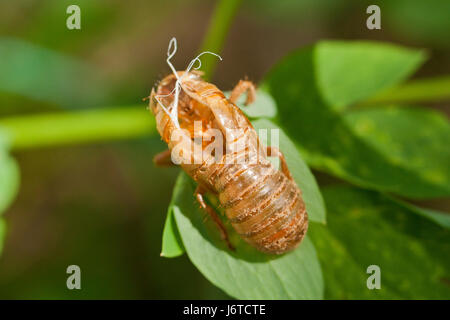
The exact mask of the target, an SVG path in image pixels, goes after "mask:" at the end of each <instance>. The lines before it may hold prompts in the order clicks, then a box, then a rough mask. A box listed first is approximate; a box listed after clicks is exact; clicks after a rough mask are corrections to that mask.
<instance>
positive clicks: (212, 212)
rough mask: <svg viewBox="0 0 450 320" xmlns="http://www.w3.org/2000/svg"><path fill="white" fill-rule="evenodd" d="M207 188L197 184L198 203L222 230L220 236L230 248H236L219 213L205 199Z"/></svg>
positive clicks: (196, 196)
mask: <svg viewBox="0 0 450 320" xmlns="http://www.w3.org/2000/svg"><path fill="white" fill-rule="evenodd" d="M205 192H206V190H205V189H204V188H202V187H201V186H197V189H195V193H194V194H195V198H196V199H197V201H198V203H199V204H200V207H202V209H203V210H205V211H206V212H207V213H208V214H209V216H210V217H211V218H212V219H213V221H214V223H215V224H216V226H217V228H218V229H219V230H220V236H221V238H222V240H225V242H226V243H227V246H228V248H230V250H233V251H234V250H235V249H234V247H233V245H232V244H231V243H230V239H229V238H228V233H227V230H226V229H225V226H224V225H223V222H222V220H220V218H219V216H218V215H217V212H216V210H214V208H212V207H211V206H209V205H208V204H207V203H206V202H205V199H203V195H204V194H205Z"/></svg>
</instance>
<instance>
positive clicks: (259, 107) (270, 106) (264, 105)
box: [225, 89, 277, 118]
mask: <svg viewBox="0 0 450 320" xmlns="http://www.w3.org/2000/svg"><path fill="white" fill-rule="evenodd" d="M225 95H226V96H227V97H229V96H230V92H226V93H225ZM245 99H246V95H242V96H241V97H239V99H238V101H237V103H236V104H237V106H238V107H239V108H241V110H242V111H243V112H244V113H245V114H246V115H247V116H248V117H250V118H273V117H275V116H276V115H277V106H276V104H275V101H274V100H273V98H272V97H271V96H270V94H268V93H267V92H266V91H264V90H261V89H259V90H257V91H256V99H255V101H254V102H253V103H251V104H249V105H248V106H246V105H244V102H245Z"/></svg>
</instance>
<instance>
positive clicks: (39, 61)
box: [0, 37, 108, 108]
mask: <svg viewBox="0 0 450 320" xmlns="http://www.w3.org/2000/svg"><path fill="white" fill-rule="evenodd" d="M0 70H2V72H1V73H0V91H4V92H8V93H13V94H19V95H23V96H25V97H28V98H32V99H35V100H37V101H43V102H48V103H53V104H56V105H61V106H66V107H78V108H79V107H81V106H82V107H87V106H89V105H94V104H99V103H105V102H106V97H107V94H108V93H107V85H106V81H105V79H103V78H102V77H100V75H99V73H98V72H95V68H94V67H93V66H89V65H88V64H86V63H84V62H81V61H78V60H77V59H74V58H71V57H68V56H65V55H63V54H60V53H57V52H55V51H52V50H50V49H46V48H43V47H40V46H37V45H33V44H31V43H28V42H26V41H22V40H19V39H14V38H9V37H0ZM81 92H82V94H80V93H81Z"/></svg>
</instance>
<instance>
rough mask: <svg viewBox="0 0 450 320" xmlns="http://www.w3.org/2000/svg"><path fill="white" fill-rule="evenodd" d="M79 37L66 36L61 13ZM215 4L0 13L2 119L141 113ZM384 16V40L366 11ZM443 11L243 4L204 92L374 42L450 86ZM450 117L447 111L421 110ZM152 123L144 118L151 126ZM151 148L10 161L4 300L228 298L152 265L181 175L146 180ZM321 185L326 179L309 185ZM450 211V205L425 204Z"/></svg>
mask: <svg viewBox="0 0 450 320" xmlns="http://www.w3.org/2000/svg"><path fill="white" fill-rule="evenodd" d="M71 4H77V5H79V6H80V8H81V25H82V29H81V30H68V29H67V28H66V19H67V17H68V14H66V8H67V6H69V5H71ZM215 4H216V2H215V1H209V0H192V1H181V0H177V1H144V0H139V1H138V0H134V1H128V2H124V1H118V0H115V1H101V0H95V1H94V0H86V1H63V0H51V1H44V0H40V1H33V0H19V1H14V2H12V1H6V0H0V117H6V116H11V115H20V114H33V113H42V112H49V111H52V112H59V111H67V110H74V109H76V110H79V109H91V108H92V109H93V108H108V107H112V106H128V105H130V106H131V105H133V106H139V105H140V106H142V108H145V107H146V106H145V103H142V102H141V98H142V97H145V96H147V95H148V93H149V90H150V89H151V87H152V86H153V85H154V83H155V82H156V81H157V80H159V79H161V78H162V77H163V76H164V75H166V74H167V73H168V72H169V68H168V67H167V65H166V64H165V59H166V49H167V44H168V41H169V39H170V38H171V37H173V36H175V37H177V39H178V45H179V49H178V52H177V54H176V56H175V58H174V64H175V66H176V67H178V68H180V69H182V68H185V67H186V66H187V63H188V62H189V61H190V60H191V59H192V58H193V57H194V56H195V54H196V53H197V51H198V48H199V47H200V45H201V43H202V40H203V37H204V35H205V33H206V30H207V27H208V24H209V20H210V18H211V15H212V12H213V9H214V6H215ZM370 4H378V5H379V6H380V8H381V20H382V29H381V30H368V29H367V28H366V19H367V17H368V15H367V14H366V8H367V6H368V5H370ZM449 12H450V2H449V1H448V0H432V1H420V0H408V1H407V0H396V1H361V0H346V1H331V0H289V1H271V0H250V1H243V2H242V4H241V7H240V9H239V11H238V12H237V14H236V17H235V19H234V21H233V24H232V26H231V29H230V31H229V34H228V36H227V38H226V42H225V44H224V47H223V51H222V52H221V55H222V57H223V58H224V60H223V61H222V62H220V63H219V64H218V66H217V69H216V72H215V74H214V77H213V78H212V80H213V82H214V83H216V84H217V85H218V86H219V88H222V89H224V90H229V89H230V88H232V87H233V86H234V85H235V84H236V83H237V82H238V81H239V79H241V78H243V77H245V76H247V77H248V78H249V79H250V80H253V81H255V82H258V81H259V80H260V79H261V78H262V77H263V75H264V74H265V73H266V72H267V71H268V70H269V69H270V67H271V66H272V65H273V64H274V63H275V62H276V61H278V60H279V59H280V58H281V57H283V56H284V55H286V54H287V53H288V52H290V51H291V50H293V49H295V48H298V47H302V46H305V45H308V44H311V43H313V42H315V41H318V40H321V39H347V40H353V39H372V40H382V41H390V42H394V43H397V44H402V45H406V46H411V47H417V48H426V49H427V51H428V54H429V55H430V59H429V60H428V61H427V62H426V64H425V65H424V66H423V67H422V68H421V69H420V71H419V72H418V73H417V74H416V75H415V77H422V76H434V75H440V74H448V73H450V38H449V37H448V31H449V30H450V19H449ZM428 106H429V107H431V108H437V109H440V110H441V111H444V112H445V113H447V115H448V114H449V112H450V109H449V107H448V105H443V104H439V103H436V104H428ZM149 116H150V115H149ZM164 149H165V146H164V145H163V143H162V142H161V141H160V139H159V138H158V137H143V138H139V139H131V140H124V141H121V142H104V143H95V144H89V145H80V146H65V147H47V148H41V149H36V150H18V151H14V153H13V155H14V156H15V158H16V159H17V160H18V163H19V166H20V171H21V186H20V191H19V194H18V196H17V198H16V200H15V201H14V203H13V205H12V206H11V207H10V208H9V209H8V210H7V211H6V213H5V219H6V222H7V237H6V239H5V243H4V248H3V254H2V256H1V258H0V298H3V299H28V298H44V299H46V298H62V299H64V298H82V299H88V298H124V299H135V298H148V299H170V298H172V299H203V298H209V299H214V298H217V299H220V298H227V296H226V295H225V294H224V293H222V292H221V291H220V290H219V289H217V288H215V287H214V286H212V285H211V284H210V283H209V282H208V281H207V280H206V279H205V278H204V277H203V276H202V275H201V274H200V273H199V272H198V271H197V270H196V268H195V267H194V266H193V265H192V264H191V263H190V262H189V260H188V259H187V257H186V255H184V256H183V257H181V258H176V259H164V258H161V257H160V256H159V253H160V248H161V234H162V230H163V226H164V220H165V215H166V210H167V207H168V204H169V200H170V196H171V192H172V187H173V184H174V181H175V177H176V175H177V172H178V169H175V168H173V169H160V168H155V167H154V165H153V163H152V157H153V155H154V154H156V153H157V152H159V151H161V150H164ZM317 178H318V180H319V182H321V183H322V184H324V183H328V182H329V181H330V180H332V179H331V178H329V177H328V176H326V175H324V174H317ZM426 205H427V206H428V207H431V208H436V209H442V210H444V211H445V210H448V208H449V206H450V204H449V202H448V200H439V201H427V202H426ZM71 264H76V265H79V266H80V267H81V272H82V290H74V291H70V290H67V288H66V286H65V283H66V278H67V274H66V268H67V266H68V265H71Z"/></svg>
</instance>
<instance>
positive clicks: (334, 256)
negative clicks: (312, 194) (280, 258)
mask: <svg viewBox="0 0 450 320" xmlns="http://www.w3.org/2000/svg"><path fill="white" fill-rule="evenodd" d="M324 197H325V202H326V204H327V207H328V208H329V210H328V224H327V226H328V228H325V227H324V226H322V225H319V224H313V225H312V226H311V230H310V236H311V238H312V240H313V242H314V244H315V246H316V248H317V251H318V254H319V259H320V261H321V264H322V266H323V269H324V278H325V283H326V289H325V292H326V294H325V295H326V297H327V298H331V299H449V298H450V287H449V286H448V281H449V279H450V256H449V255H448V252H450V241H449V240H450V231H449V230H448V229H445V228H442V227H440V226H438V225H436V224H435V223H433V222H431V221H430V220H429V219H427V218H425V217H423V216H421V215H419V214H414V213H413V212H411V211H410V210H409V209H407V208H405V207H404V206H403V205H400V204H398V203H396V202H395V201H392V200H391V199H389V198H387V197H385V196H383V195H381V194H379V193H376V192H371V191H363V190H360V189H356V188H350V187H332V188H326V189H325V190H324ZM370 265H378V266H379V267H380V269H381V289H380V290H369V289H368V288H367V285H366V281H367V278H368V277H369V276H370V275H369V274H367V267H368V266H370Z"/></svg>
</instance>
